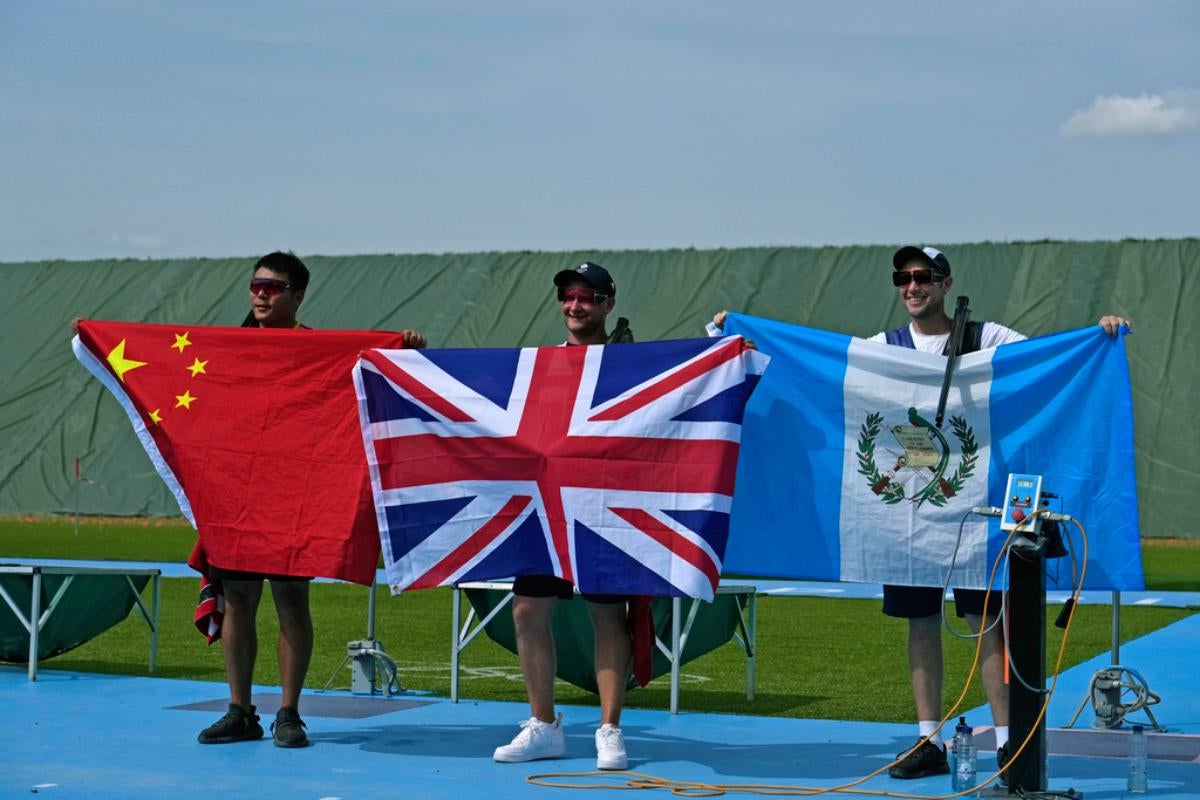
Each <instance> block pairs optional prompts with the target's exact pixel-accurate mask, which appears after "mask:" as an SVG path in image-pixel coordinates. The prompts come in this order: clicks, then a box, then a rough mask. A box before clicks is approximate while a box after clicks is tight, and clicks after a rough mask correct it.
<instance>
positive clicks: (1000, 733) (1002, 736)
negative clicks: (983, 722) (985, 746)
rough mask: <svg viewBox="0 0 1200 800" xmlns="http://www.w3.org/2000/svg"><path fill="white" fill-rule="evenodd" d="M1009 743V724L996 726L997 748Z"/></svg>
mask: <svg viewBox="0 0 1200 800" xmlns="http://www.w3.org/2000/svg"><path fill="white" fill-rule="evenodd" d="M1006 744H1008V726H1007V725H997V726H996V749H997V750H999V749H1000V748H1001V747H1004V745H1006Z"/></svg>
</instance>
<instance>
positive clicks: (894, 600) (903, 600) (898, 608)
mask: <svg viewBox="0 0 1200 800" xmlns="http://www.w3.org/2000/svg"><path fill="white" fill-rule="evenodd" d="M986 594H987V593H986V592H984V590H983V589H955V590H954V609H955V613H957V614H958V616H960V617H962V616H966V615H967V614H971V615H972V616H983V598H984V596H985V595H986ZM1002 595H1003V592H1000V591H997V590H993V591H992V594H991V596H990V597H988V616H995V615H996V614H999V613H1000V605H1001V602H1002ZM883 613H884V614H887V615H888V616H889V617H900V618H902V619H919V618H920V617H933V616H937V615H938V614H940V613H942V590H941V589H939V588H937V587H936V586H888V585H886V584H885V585H884V587H883Z"/></svg>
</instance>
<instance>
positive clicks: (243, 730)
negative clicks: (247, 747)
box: [196, 703, 263, 744]
mask: <svg viewBox="0 0 1200 800" xmlns="http://www.w3.org/2000/svg"><path fill="white" fill-rule="evenodd" d="M262 737H263V729H262V725H259V724H258V714H255V713H254V706H250V710H249V711H247V710H246V709H244V708H242V707H241V706H239V705H237V704H236V703H230V704H229V710H228V711H226V712H225V716H223V717H221V718H220V719H219V720H217V721H216V722H214V723H213V724H212V725H209V726H208V727H207V728H205V729H204V730H202V731H200V735H199V736H197V737H196V741H198V742H200V744H231V743H233V742H254V741H258V740H259V739H261V738H262Z"/></svg>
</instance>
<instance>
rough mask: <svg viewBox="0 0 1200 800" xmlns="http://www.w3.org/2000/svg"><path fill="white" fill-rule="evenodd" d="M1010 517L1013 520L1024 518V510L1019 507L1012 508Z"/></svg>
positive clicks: (1018, 520) (1017, 520)
mask: <svg viewBox="0 0 1200 800" xmlns="http://www.w3.org/2000/svg"><path fill="white" fill-rule="evenodd" d="M1012 518H1013V522H1020V521H1021V520H1023V519H1025V512H1024V511H1022V510H1021V509H1019V508H1014V509H1013V510H1012Z"/></svg>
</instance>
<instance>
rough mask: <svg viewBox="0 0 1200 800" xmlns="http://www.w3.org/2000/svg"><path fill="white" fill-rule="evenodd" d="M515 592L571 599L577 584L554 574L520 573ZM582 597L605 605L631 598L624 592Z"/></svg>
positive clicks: (530, 595)
mask: <svg viewBox="0 0 1200 800" xmlns="http://www.w3.org/2000/svg"><path fill="white" fill-rule="evenodd" d="M513 594H515V595H517V596H519V597H557V598H559V599H560V600H570V599H571V598H572V597H574V596H575V586H574V585H573V584H572V583H571V582H570V581H564V580H563V579H562V578H556V577H554V576H553V575H518V576H517V578H516V580H514V581H513ZM582 597H583V599H584V600H587V601H588V602H589V603H602V604H604V605H613V604H616V603H624V602H626V601H628V600H629V597H627V596H626V595H623V594H585V595H582Z"/></svg>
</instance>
